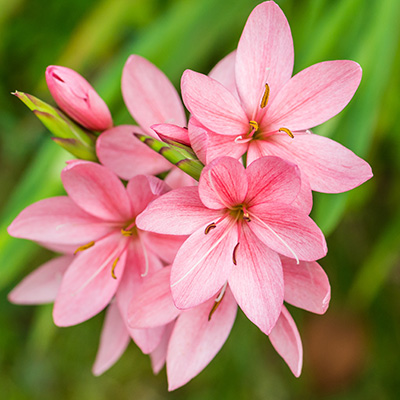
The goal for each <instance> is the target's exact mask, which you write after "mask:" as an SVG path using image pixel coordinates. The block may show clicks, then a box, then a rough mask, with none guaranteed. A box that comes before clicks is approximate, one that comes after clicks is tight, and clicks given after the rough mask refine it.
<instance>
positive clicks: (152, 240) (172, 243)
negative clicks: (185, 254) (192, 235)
mask: <svg viewBox="0 0 400 400" xmlns="http://www.w3.org/2000/svg"><path fill="white" fill-rule="evenodd" d="M140 238H141V239H142V240H143V243H144V244H145V245H146V247H147V248H148V249H150V250H151V251H152V252H153V253H154V254H156V255H157V256H158V257H159V258H160V259H161V260H163V261H164V262H166V263H167V264H171V263H172V262H173V261H174V258H175V256H176V253H177V252H178V250H179V249H180V247H181V246H182V244H183V242H184V241H185V240H186V239H187V236H181V235H161V234H159V233H152V232H145V231H142V232H140Z"/></svg>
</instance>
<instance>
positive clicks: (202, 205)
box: [137, 157, 326, 334]
mask: <svg viewBox="0 0 400 400" xmlns="http://www.w3.org/2000/svg"><path fill="white" fill-rule="evenodd" d="M299 191H300V178H299V173H298V169H297V167H296V166H295V165H293V164H289V163H287V162H285V161H283V160H282V159H279V158H277V157H262V158H260V159H258V160H256V161H254V162H253V163H252V164H250V166H249V167H248V168H247V169H244V167H243V166H242V165H241V164H240V163H239V162H238V161H236V160H234V159H233V158H230V157H221V158H219V159H216V160H214V161H213V162H212V163H210V164H209V165H208V166H207V167H205V168H204V170H203V171H202V174H201V177H200V182H199V187H198V188H197V187H186V188H180V189H176V190H173V191H171V192H169V193H167V194H165V195H163V196H161V197H160V198H158V199H156V200H154V201H153V202H152V203H151V204H150V205H149V206H148V207H147V208H146V210H145V211H144V212H143V213H142V214H141V215H140V216H138V218H137V224H138V227H139V228H141V229H145V230H148V231H151V232H157V233H160V234H185V235H191V236H190V237H189V238H188V239H187V240H186V241H185V243H184V244H183V245H182V247H181V248H180V249H179V251H178V253H177V255H176V257H175V260H174V263H173V266H172V272H171V290H172V296H173V298H174V301H175V304H176V306H177V307H178V308H180V309H187V308H191V307H195V306H197V305H199V304H201V303H203V302H204V301H206V300H208V299H210V298H211V297H213V296H215V295H216V294H217V293H218V292H219V291H220V290H221V287H223V286H224V285H225V284H226V282H228V283H229V286H230V288H231V290H232V293H233V295H234V297H235V299H236V301H237V302H238V304H239V306H240V307H241V308H242V310H243V311H244V312H245V314H246V315H247V317H248V318H249V319H250V320H251V321H253V322H254V323H255V324H256V325H257V326H258V327H259V328H260V329H261V330H262V331H263V332H264V333H266V334H269V333H270V332H271V329H272V328H273V326H274V325H275V323H276V321H277V319H278V317H279V314H280V312H281V308H282V302H283V275H282V265H281V260H280V258H279V255H278V253H279V254H282V255H285V256H287V257H291V258H295V259H297V260H304V261H313V260H316V259H319V258H321V257H323V256H325V254H326V243H325V239H324V236H323V234H322V232H321V231H320V230H319V228H318V227H317V226H316V225H315V223H314V222H313V221H312V220H311V219H310V218H309V217H308V215H307V214H306V213H304V212H303V211H301V210H300V209H299V208H298V207H296V206H293V205H292V203H293V201H294V200H295V199H296V197H297V196H298V194H299Z"/></svg>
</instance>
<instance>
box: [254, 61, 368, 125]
mask: <svg viewBox="0 0 400 400" xmlns="http://www.w3.org/2000/svg"><path fill="white" fill-rule="evenodd" d="M361 75H362V71H361V67H360V66H359V65H358V64H357V63H355V62H354V61H348V60H336V61H325V62H321V63H318V64H315V65H312V66H311V67H308V68H307V69H305V70H303V71H301V72H299V73H298V74H297V75H295V76H294V77H293V78H292V79H290V81H289V82H287V83H286V84H285V86H284V87H283V88H282V89H281V90H280V91H279V93H278V94H277V96H276V97H275V99H274V100H273V102H271V105H270V107H269V109H268V111H267V114H266V115H265V118H264V121H263V123H262V124H261V126H262V129H263V130H264V131H266V132H273V131H276V130H278V129H279V128H281V127H285V128H288V129H290V130H291V131H301V130H305V129H309V128H312V127H314V126H317V125H319V124H322V123H323V122H325V121H327V120H328V119H330V118H332V117H334V116H335V115H336V114H338V113H339V112H340V111H342V110H343V108H344V107H345V106H346V105H347V103H348V102H349V101H350V100H351V98H352V97H353V95H354V93H355V91H356V90H357V88H358V85H359V84H360V81H361Z"/></svg>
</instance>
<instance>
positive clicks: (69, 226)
mask: <svg viewBox="0 0 400 400" xmlns="http://www.w3.org/2000/svg"><path fill="white" fill-rule="evenodd" d="M61 178H62V181H63V184H64V187H65V190H66V191H67V193H68V196H60V197H54V198H49V199H45V200H41V201H39V202H37V203H35V204H33V205H31V206H29V207H27V208H26V209H25V210H23V211H22V212H21V213H20V214H19V215H18V216H17V218H16V219H15V220H14V221H13V222H12V224H11V225H10V226H9V228H8V232H9V233H10V234H11V235H12V236H15V237H21V238H25V239H30V240H35V241H38V242H39V243H44V244H45V245H46V246H48V245H50V246H51V247H61V248H62V247H71V246H75V248H76V251H77V254H76V255H75V256H74V258H73V261H72V262H71V264H70V265H69V267H68V269H67V270H66V272H65V273H64V275H63V278H62V282H61V286H60V288H59V290H58V292H57V297H56V300H55V305H54V310H53V318H54V321H55V323H56V324H57V325H59V326H70V325H75V324H78V323H80V322H83V321H85V320H87V319H89V318H91V317H92V316H94V315H96V314H97V313H99V312H100V311H101V310H102V309H104V308H105V307H106V306H107V305H108V304H109V303H110V301H111V300H112V299H113V297H114V296H115V299H116V303H117V305H118V310H119V313H120V315H121V316H122V319H123V320H124V321H126V318H127V308H128V305H129V302H130V299H131V296H132V293H134V291H135V290H136V289H137V287H138V286H139V285H140V284H141V283H142V281H143V277H144V276H146V275H149V274H151V273H153V272H154V271H156V270H158V269H161V268H162V266H163V263H162V261H164V262H171V261H172V260H173V258H174V256H175V254H176V251H177V248H178V247H179V246H180V244H181V243H182V238H180V237H174V236H165V235H158V234H152V233H148V232H143V231H141V230H140V229H138V228H137V227H136V221H135V219H136V217H137V215H138V214H140V213H141V212H142V211H143V209H144V208H145V207H146V206H147V204H148V203H149V202H151V201H152V200H153V199H155V198H156V197H158V196H159V195H160V194H162V193H164V192H165V191H166V190H167V187H166V185H165V184H164V182H163V181H161V180H159V179H157V178H155V177H151V176H136V177H134V178H132V179H131V180H130V181H129V182H128V185H127V187H126V189H125V187H124V185H123V184H122V182H121V181H120V180H119V179H118V178H117V177H116V176H115V175H114V174H113V173H112V172H110V171H108V170H107V169H106V168H105V167H103V166H101V165H99V164H95V163H91V162H84V161H74V162H71V163H70V164H69V165H68V166H67V167H66V168H65V169H64V170H63V172H62V175H61ZM126 329H127V331H128V332H129V334H130V336H131V337H132V338H133V339H134V340H135V342H136V343H137V344H138V346H139V347H140V348H141V349H142V351H144V352H146V353H147V352H150V351H152V350H153V349H154V348H155V346H157V344H158V342H159V341H160V339H161V336H162V333H163V332H162V331H163V330H162V329H157V330H152V331H146V330H144V331H143V330H132V329H130V328H129V327H128V325H127V323H126Z"/></svg>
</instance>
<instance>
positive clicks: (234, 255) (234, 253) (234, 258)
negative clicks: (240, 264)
mask: <svg viewBox="0 0 400 400" xmlns="http://www.w3.org/2000/svg"><path fill="white" fill-rule="evenodd" d="M239 244H240V243H237V244H236V246H235V248H234V249H233V253H232V261H233V263H234V264H235V265H237V261H236V251H237V249H238V247H239Z"/></svg>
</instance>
